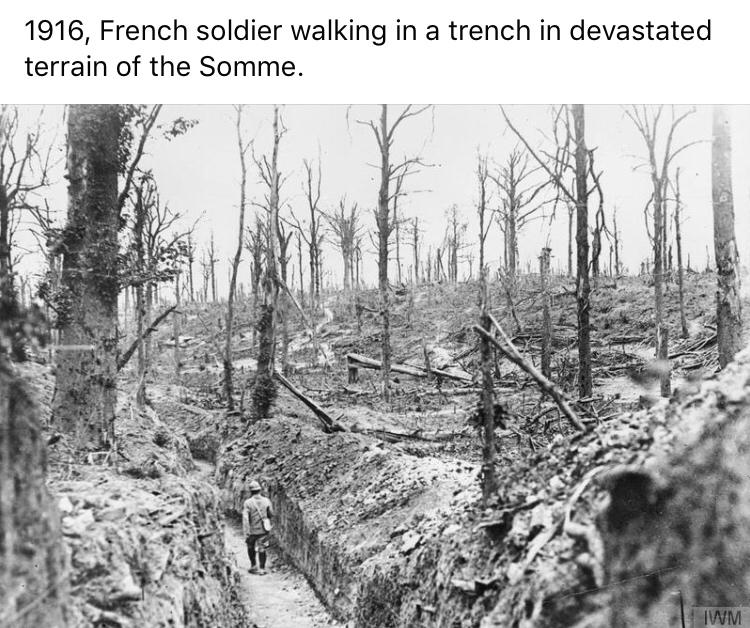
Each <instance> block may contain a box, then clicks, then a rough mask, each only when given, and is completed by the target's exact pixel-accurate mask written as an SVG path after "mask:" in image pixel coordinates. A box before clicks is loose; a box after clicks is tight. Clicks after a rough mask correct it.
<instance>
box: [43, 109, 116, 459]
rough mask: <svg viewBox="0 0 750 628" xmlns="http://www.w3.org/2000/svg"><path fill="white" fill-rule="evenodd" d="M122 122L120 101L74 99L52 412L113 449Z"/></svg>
mask: <svg viewBox="0 0 750 628" xmlns="http://www.w3.org/2000/svg"><path fill="white" fill-rule="evenodd" d="M120 128H121V121H120V114H119V111H118V107H117V106H115V105H73V106H71V107H70V110H69V113H68V156H67V169H68V180H69V185H68V218H67V225H66V227H65V230H64V234H63V242H62V246H63V247H64V250H63V268H62V278H61V282H60V284H61V289H62V290H63V292H64V297H65V299H64V302H63V303H61V304H60V312H59V313H58V320H59V324H60V346H59V347H58V349H57V378H56V389H55V396H54V400H53V408H52V411H53V414H52V420H53V421H54V422H55V423H56V424H57V429H59V430H60V431H61V432H63V433H65V434H66V435H67V436H68V437H69V439H70V441H71V444H72V445H73V446H74V447H75V448H76V449H78V450H83V449H109V448H111V447H112V445H113V440H114V421H115V402H116V395H117V390H116V387H115V384H116V373H117V340H118V338H117V295H118V292H119V286H118V280H117V253H118V247H117V229H118V223H119V211H118V202H117V174H118V149H119V138H120Z"/></svg>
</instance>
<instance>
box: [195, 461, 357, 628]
mask: <svg viewBox="0 0 750 628" xmlns="http://www.w3.org/2000/svg"><path fill="white" fill-rule="evenodd" d="M194 462H195V465H196V467H197V473H198V474H200V476H201V478H202V479H204V480H206V481H208V482H211V483H213V478H214V470H215V467H214V465H212V464H211V463H209V462H205V461H202V460H194ZM224 523H225V525H224V543H225V547H226V549H227V552H228V553H229V554H230V555H231V556H233V557H234V560H235V562H236V564H237V567H238V568H239V579H240V591H239V593H240V600H241V602H242V604H243V605H244V607H245V610H246V611H247V614H248V617H249V618H250V622H251V623H250V624H249V627H251V628H320V627H322V626H329V627H333V628H336V627H337V626H342V624H339V623H338V622H336V621H335V620H334V619H333V618H332V617H331V615H330V614H329V612H328V611H327V609H326V608H325V606H324V605H323V604H322V602H321V601H320V600H319V599H318V597H317V596H316V595H315V592H314V591H313V589H312V588H311V587H310V585H309V583H308V582H307V580H306V579H305V578H304V576H302V574H301V573H300V572H299V571H298V570H297V569H296V568H295V567H294V566H293V565H292V564H291V563H290V562H289V561H288V560H287V559H286V558H285V557H284V556H283V554H282V553H281V552H280V551H279V549H278V548H277V547H274V542H273V541H272V544H271V548H270V549H269V554H268V563H267V565H266V571H267V573H266V575H263V576H261V575H256V574H251V573H249V570H250V560H249V559H248V556H247V550H246V548H245V540H244V537H243V535H242V529H241V526H240V525H239V524H238V523H237V522H235V521H232V520H231V519H228V518H225V521H224Z"/></svg>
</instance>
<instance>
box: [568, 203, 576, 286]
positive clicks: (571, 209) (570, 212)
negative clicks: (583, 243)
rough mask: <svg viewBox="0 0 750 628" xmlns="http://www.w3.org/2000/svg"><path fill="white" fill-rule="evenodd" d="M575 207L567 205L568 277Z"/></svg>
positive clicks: (570, 265)
mask: <svg viewBox="0 0 750 628" xmlns="http://www.w3.org/2000/svg"><path fill="white" fill-rule="evenodd" d="M574 210H575V208H574V207H573V206H572V205H568V277H572V276H573V214H574Z"/></svg>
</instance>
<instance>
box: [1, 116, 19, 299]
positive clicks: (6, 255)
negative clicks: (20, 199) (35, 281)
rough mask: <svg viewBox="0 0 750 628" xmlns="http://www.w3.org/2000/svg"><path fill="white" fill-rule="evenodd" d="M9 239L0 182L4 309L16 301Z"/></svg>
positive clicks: (7, 205)
mask: <svg viewBox="0 0 750 628" xmlns="http://www.w3.org/2000/svg"><path fill="white" fill-rule="evenodd" d="M0 121H2V118H0ZM10 237H11V236H10V201H9V199H8V193H7V190H6V189H5V186H4V185H3V182H2V181H0V307H4V308H5V307H13V304H14V303H15V301H16V294H15V285H14V282H13V260H12V258H11V246H10Z"/></svg>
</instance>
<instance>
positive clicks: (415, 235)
mask: <svg viewBox="0 0 750 628" xmlns="http://www.w3.org/2000/svg"><path fill="white" fill-rule="evenodd" d="M412 246H413V248H414V271H413V272H414V285H415V286H417V285H419V217H417V216H415V217H414V219H413V220H412Z"/></svg>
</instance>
